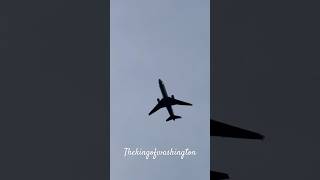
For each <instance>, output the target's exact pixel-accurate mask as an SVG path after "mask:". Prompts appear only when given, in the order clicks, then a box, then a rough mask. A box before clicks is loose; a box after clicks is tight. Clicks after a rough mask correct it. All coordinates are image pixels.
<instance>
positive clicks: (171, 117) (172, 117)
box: [166, 115, 181, 121]
mask: <svg viewBox="0 0 320 180" xmlns="http://www.w3.org/2000/svg"><path fill="white" fill-rule="evenodd" d="M179 118H181V116H176V115H173V116H170V117H168V119H167V120H166V121H170V120H176V119H179Z"/></svg>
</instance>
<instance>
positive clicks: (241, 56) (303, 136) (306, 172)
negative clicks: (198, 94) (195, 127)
mask: <svg viewBox="0 0 320 180" xmlns="http://www.w3.org/2000/svg"><path fill="white" fill-rule="evenodd" d="M215 2H216V4H215V5H217V6H218V7H215V10H217V12H215V15H216V17H215V20H218V21H217V22H215V23H217V24H215V25H216V27H215V31H216V32H217V34H216V35H215V37H216V36H218V37H216V40H217V42H215V45H216V46H217V47H216V52H215V57H216V59H215V62H214V71H215V72H214V78H213V79H212V80H213V81H214V83H213V82H212V85H213V86H214V97H213V99H214V103H213V104H214V106H212V108H213V109H212V110H213V111H214V114H212V115H213V116H214V117H215V118H216V119H219V120H221V121H223V122H226V123H230V124H233V125H237V126H240V127H243V128H247V129H251V130H254V131H257V132H259V133H262V134H264V135H265V136H266V139H265V140H264V141H263V142H258V141H246V140H239V139H222V138H215V139H214V140H213V139H212V142H214V152H213V153H212V154H211V155H213V156H214V164H212V165H214V168H215V169H217V170H221V171H225V172H228V173H230V175H231V178H232V179H234V180H237V179H239V180H257V179H259V180H270V179H274V180H280V179H291V180H300V179H320V173H319V169H320V153H319V152H320V146H319V137H320V131H319V127H320V115H319V108H320V103H319V100H320V95H319V92H320V70H319V68H320V61H319V59H320V56H319V42H320V36H319V32H320V25H319V23H318V19H319V15H320V14H319V10H318V7H319V3H318V2H314V1H253V0H241V1H237V0H218V1H215ZM218 45H219V47H218ZM213 99H212V100H213ZM213 111H212V112H213Z"/></svg>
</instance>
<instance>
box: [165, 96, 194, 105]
mask: <svg viewBox="0 0 320 180" xmlns="http://www.w3.org/2000/svg"><path fill="white" fill-rule="evenodd" d="M170 104H171V105H185V106H192V104H190V103H187V102H183V101H180V100H177V99H174V98H170Z"/></svg>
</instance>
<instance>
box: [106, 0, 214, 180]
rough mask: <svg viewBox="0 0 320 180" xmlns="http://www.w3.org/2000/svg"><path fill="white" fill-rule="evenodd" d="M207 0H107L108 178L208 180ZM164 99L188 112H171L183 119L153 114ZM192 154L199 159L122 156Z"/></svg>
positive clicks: (208, 76)
mask: <svg viewBox="0 0 320 180" xmlns="http://www.w3.org/2000/svg"><path fill="white" fill-rule="evenodd" d="M209 2H210V1H209V0H201V1H198V0H197V1H196V0H188V1H185V0H163V1H158V0H138V1H131V0H112V1H111V24H110V26H111V29H110V37H111V41H110V45H111V49H110V52H111V54H110V88H111V89H110V93H111V94H110V97H111V101H110V104H111V109H110V113H111V114H110V119H111V121H110V125H111V126H110V127H111V144H110V146H111V152H110V157H111V162H110V164H111V165H110V166H111V169H110V172H111V179H112V180H115V179H121V180H126V179H127V180H129V179H143V180H148V179H190V180H191V179H209V168H210V160H209V158H208V157H209V156H210V150H209V148H210V138H209V118H210V98H209V97H210V4H209ZM158 78H161V79H162V80H163V81H164V83H165V85H166V88H167V91H168V94H169V95H171V94H174V95H175V98H177V99H180V100H183V101H187V102H190V103H192V104H193V106H191V107H190V106H174V107H173V110H174V112H175V114H176V115H180V116H182V119H178V120H176V121H170V122H165V120H166V119H167V118H168V117H169V114H168V112H167V110H166V109H161V110H159V111H157V112H156V113H154V114H153V115H151V116H148V113H149V112H150V110H151V109H152V108H153V107H154V106H155V105H156V104H157V100H156V98H162V95H161V92H160V89H159V86H158ZM125 147H130V148H143V149H145V150H153V149H154V148H155V147H156V148H157V149H161V150H169V149H170V148H178V149H180V150H183V149H185V148H189V149H191V150H196V152H197V155H196V156H189V157H185V159H184V160H181V159H179V157H158V158H157V159H156V160H145V159H144V157H130V158H128V157H123V154H124V150H123V148H125Z"/></svg>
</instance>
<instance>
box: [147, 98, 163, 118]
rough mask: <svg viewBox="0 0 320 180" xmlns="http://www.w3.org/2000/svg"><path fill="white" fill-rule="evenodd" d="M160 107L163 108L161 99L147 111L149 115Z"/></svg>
mask: <svg viewBox="0 0 320 180" xmlns="http://www.w3.org/2000/svg"><path fill="white" fill-rule="evenodd" d="M161 108H163V103H162V101H160V102H158V104H157V105H156V106H155V107H154V108H153V109H152V110H151V111H150V112H149V116H150V115H151V114H153V113H154V112H156V111H158V110H159V109H161Z"/></svg>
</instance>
